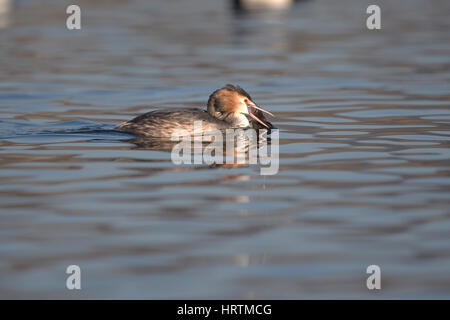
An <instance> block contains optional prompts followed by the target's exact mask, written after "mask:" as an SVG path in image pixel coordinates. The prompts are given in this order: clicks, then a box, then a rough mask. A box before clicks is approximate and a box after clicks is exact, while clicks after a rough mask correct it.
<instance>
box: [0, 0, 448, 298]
mask: <svg viewBox="0 0 450 320" xmlns="http://www.w3.org/2000/svg"><path fill="white" fill-rule="evenodd" d="M269 2H270V1H269ZM276 2H277V3H276V4H272V5H269V6H266V5H264V6H262V7H261V6H258V5H256V6H255V4H254V1H245V3H244V2H242V1H232V0H230V1H227V0H186V1H183V2H181V3H180V2H179V1H171V0H164V1H163V0H152V1H144V0H127V1H125V0H121V1H113V0H108V1H107V0H96V1H87V0H79V1H75V2H74V1H65V0H64V1H51V0H34V1H31V0H29V1H27V0H20V1H8V0H0V221H1V223H0V297H1V298H65V299H78V298H158V299H172V298H178V299H186V298H200V299H201V298H213V299H216V298H223V299H229V298H235V299H253V298H270V299H277V298H282V299H298V298H369V299H370V298H450V289H449V288H450V241H449V240H450V210H449V204H450V197H449V191H450V177H449V175H450V174H449V173H450V161H449V160H450V151H449V150H450V148H449V142H450V92H449V83H450V82H449V80H450V58H449V57H450V20H449V19H448V16H449V14H450V2H448V1H446V0H410V1H387V0H378V1H376V3H374V2H373V1H366V0H341V1H334V0H307V1H292V2H291V1H276ZM70 4H77V5H79V6H80V7H81V25H82V29H81V30H68V29H67V28H66V19H67V17H68V15H67V14H66V8H67V6H68V5H70ZM370 4H377V5H379V6H380V8H381V26H382V29H381V30H377V31H371V30H368V29H367V28H366V19H367V17H368V14H366V8H367V7H368V6H369V5H370ZM226 83H234V84H239V85H241V86H242V87H243V88H245V89H246V90H247V91H248V92H249V93H250V94H251V95H252V97H253V99H254V100H255V101H256V102H257V103H259V104H260V105H261V106H263V107H265V108H266V109H268V110H270V111H271V112H273V113H274V114H275V115H276V116H277V117H276V118H275V119H273V123H274V124H275V125H276V126H278V127H279V128H280V172H279V173H278V174H277V175H274V176H261V175H259V172H260V170H259V168H258V166H244V167H239V168H211V167H209V166H207V165H183V166H175V165H173V164H172V162H171V160H170V154H169V153H167V152H162V151H157V150H148V149H145V148H137V147H136V146H135V145H134V144H133V143H130V142H128V141H127V139H129V138H130V136H127V135H126V134H120V133H117V132H114V131H112V130H111V129H112V128H114V126H115V125H116V124H118V123H119V122H121V121H124V120H127V119H130V118H131V117H133V116H135V115H137V114H140V113H143V112H146V111H150V110H153V109H154V108H156V107H161V108H173V107H200V108H203V107H204V106H205V105H206V101H207V98H208V95H209V94H210V93H211V92H212V91H213V90H215V89H217V88H219V87H221V86H223V85H224V84H226ZM70 264H76V265H79V266H80V268H81V273H82V280H81V286H82V290H73V291H69V290H67V289H66V287H65V281H66V277H67V275H66V274H65V270H66V267H67V266H68V265H70ZM371 264H376V265H379V266H380V267H381V273H382V289H381V290H380V291H377V292H373V291H369V290H367V288H366V278H367V277H368V275H367V274H366V268H367V266H368V265H371Z"/></svg>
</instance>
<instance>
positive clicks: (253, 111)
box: [116, 84, 273, 138]
mask: <svg viewBox="0 0 450 320" xmlns="http://www.w3.org/2000/svg"><path fill="white" fill-rule="evenodd" d="M262 112H267V111H265V110H263V109H261V108H260V107H258V106H257V105H256V104H255V103H254V102H253V100H252V98H251V97H250V95H249V94H248V93H247V92H246V91H245V90H244V89H242V88H241V87H239V86H234V85H231V84H228V85H226V86H225V87H223V88H221V89H218V90H216V91H214V92H213V93H212V94H211V95H210V96H209V99H208V103H207V110H201V109H189V108H183V109H167V110H156V111H151V112H147V113H144V114H142V115H140V116H138V117H136V118H134V119H132V120H129V121H126V122H123V123H121V124H119V125H118V126H117V127H116V129H117V130H120V131H125V132H130V133H134V134H137V135H140V136H144V137H155V138H156V137H158V138H170V137H171V136H172V133H173V132H175V130H177V129H184V130H187V131H189V132H190V133H192V134H193V133H194V122H195V121H201V122H202V130H203V132H207V131H212V130H223V129H228V128H247V127H253V128H255V129H260V128H264V127H265V128H269V129H270V128H272V127H273V126H272V125H271V124H270V122H268V121H267V120H266V119H265V117H264V115H263V113H262ZM267 113H269V112H267ZM269 114H270V113H269ZM247 116H248V117H249V118H250V120H249V119H248V118H247Z"/></svg>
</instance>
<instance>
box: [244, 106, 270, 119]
mask: <svg viewBox="0 0 450 320" xmlns="http://www.w3.org/2000/svg"><path fill="white" fill-rule="evenodd" d="M247 107H250V108H255V109H256V110H259V111H262V112H265V113H267V114H270V115H271V116H272V117H275V116H274V115H273V114H272V113H271V112H269V111H267V110H264V109H263V108H261V107H258V106H257V105H255V104H248V105H247Z"/></svg>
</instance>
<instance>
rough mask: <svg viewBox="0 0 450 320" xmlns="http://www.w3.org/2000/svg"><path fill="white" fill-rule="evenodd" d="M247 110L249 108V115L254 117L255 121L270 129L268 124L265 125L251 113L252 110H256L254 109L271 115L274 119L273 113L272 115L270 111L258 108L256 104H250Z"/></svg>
mask: <svg viewBox="0 0 450 320" xmlns="http://www.w3.org/2000/svg"><path fill="white" fill-rule="evenodd" d="M247 108H248V115H249V116H250V117H252V118H253V119H254V120H256V121H258V122H259V123H260V124H262V125H263V126H264V127H266V128H269V126H268V125H267V124H265V123H264V122H263V121H261V120H260V119H259V118H258V117H257V116H255V115H254V114H253V113H252V112H251V110H250V108H254V109H256V110H259V111H262V112H265V113H267V114H270V115H271V116H272V117H274V115H273V114H272V113H270V112H269V111H266V110H264V109H263V108H260V107H258V106H257V105H255V104H248V105H247Z"/></svg>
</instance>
